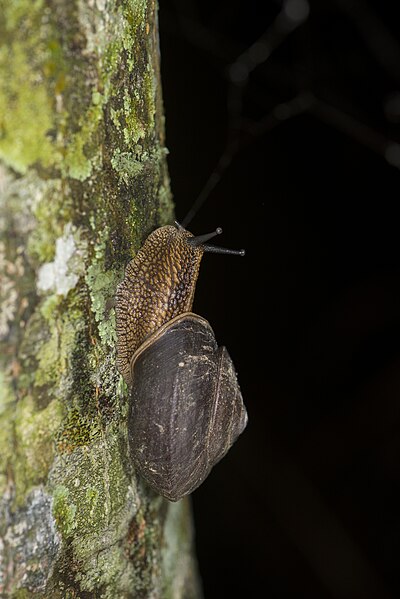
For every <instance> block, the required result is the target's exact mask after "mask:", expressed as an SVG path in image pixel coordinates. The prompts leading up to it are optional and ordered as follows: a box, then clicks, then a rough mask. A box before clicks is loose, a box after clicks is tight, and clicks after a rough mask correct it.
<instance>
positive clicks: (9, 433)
mask: <svg viewBox="0 0 400 599" xmlns="http://www.w3.org/2000/svg"><path fill="white" fill-rule="evenodd" d="M12 423H13V407H12V406H9V407H8V408H7V409H6V408H4V406H3V410H2V412H1V413H0V431H1V434H0V495H2V494H3V493H4V492H5V490H6V488H7V486H8V484H9V480H8V478H9V477H8V471H9V468H8V466H9V465H10V464H11V463H12V462H13V459H14V457H15V455H14V428H13V424H12Z"/></svg>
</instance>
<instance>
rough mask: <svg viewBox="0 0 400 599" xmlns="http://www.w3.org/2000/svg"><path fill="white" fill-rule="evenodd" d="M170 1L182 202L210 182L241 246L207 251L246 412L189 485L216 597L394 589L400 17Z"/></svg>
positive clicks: (210, 301) (171, 127)
mask: <svg viewBox="0 0 400 599" xmlns="http://www.w3.org/2000/svg"><path fill="white" fill-rule="evenodd" d="M392 4H393V5H394V4H395V3H392ZM159 16H160V35H161V62H162V78H163V93H164V102H165V109H166V128H167V145H168V148H169V150H170V155H169V169H170V175H171V182H172V190H173V193H174V197H175V202H176V213H177V217H178V219H180V220H182V219H183V217H184V215H185V214H186V213H187V211H188V210H189V209H190V207H191V206H192V204H193V202H194V201H195V200H196V198H197V197H198V195H199V194H200V193H201V191H202V189H203V188H204V186H205V185H207V189H209V190H210V193H209V195H208V199H207V201H206V203H205V204H204V205H203V207H202V209H201V210H200V211H199V212H198V213H197V215H196V216H195V217H194V218H193V220H192V222H191V223H190V225H189V226H188V228H189V229H190V230H192V231H193V232H194V233H195V234H200V233H203V232H208V231H210V230H213V229H214V228H215V227H216V226H222V227H223V229H224V234H223V235H222V236H221V237H219V238H218V240H217V241H218V243H219V244H220V245H224V246H227V247H233V248H242V247H244V248H246V251H247V254H246V257H245V258H244V259H242V258H237V257H231V256H215V255H206V256H205V257H204V259H203V264H202V267H201V273H200V278H199V283H198V290H197V295H196V300H195V311H197V312H198V313H199V314H201V315H203V316H205V317H206V318H208V319H209V320H210V322H211V324H212V325H213V327H214V330H215V333H216V337H217V339H218V340H219V342H220V343H221V344H224V345H226V346H227V347H228V349H229V352H230V354H231V356H232V358H233V360H234V363H235V365H236V367H237V370H238V372H239V381H240V384H241V387H242V391H243V396H244V399H245V402H246V405H247V408H248V412H249V419H250V420H249V425H248V428H247V430H246V431H245V433H244V434H243V436H242V437H241V438H240V439H239V440H238V442H237V444H236V445H235V446H234V447H233V449H232V450H231V452H230V453H229V455H228V456H227V457H226V458H224V460H223V461H222V462H221V463H220V464H219V465H218V466H217V467H216V468H215V469H214V470H213V472H212V474H211V475H210V477H209V478H208V479H207V481H206V482H205V483H204V484H203V485H202V486H201V488H200V489H198V490H197V491H196V492H195V493H194V495H193V505H194V512H195V525H196V542H197V554H198V559H199V564H200V571H201V575H202V578H203V584H204V593H205V597H206V599H213V598H221V597H236V596H241V597H246V598H251V597H261V596H263V597H268V598H271V599H273V598H275V597H279V598H282V597H296V598H297V597H298V598H302V597H307V598H314V597H315V598H321V599H325V598H332V597H333V598H335V599H336V598H351V599H353V598H354V599H355V598H360V599H372V598H375V597H377V598H382V599H384V598H386V597H387V598H392V597H393V598H394V597H398V596H400V581H399V576H398V572H399V557H400V536H399V532H400V526H399V522H400V520H399V516H398V509H399V508H398V506H399V500H400V492H399V491H400V489H399V482H400V472H399V464H400V436H399V421H400V342H399V333H400V276H399V274H400V273H399V271H400V260H399V234H398V230H399V220H398V218H397V212H398V203H399V196H398V187H399V183H400V171H399V167H400V146H399V145H398V143H399V142H400V132H399V123H400V44H399V42H398V33H399V31H398V30H399V27H398V15H397V14H395V12H394V8H393V6H392V7H390V5H389V4H388V5H387V6H382V3H381V2H378V1H375V2H372V1H371V2H367V1H366V0H357V1H348V2H347V1H345V0H326V1H318V2H317V1H314V2H311V1H310V3H307V2H305V0H288V1H286V2H282V1H278V0H276V1H274V0H263V1H262V0H259V1H256V0H247V1H246V2H243V1H238V2H231V1H230V2H228V1H227V0H221V1H218V2H215V1H211V0H210V1H205V0H202V1H201V2H200V0H190V1H189V0H184V1H183V0H182V1H180V2H179V1H177V0H176V1H172V0H162V1H161V2H160V15H159ZM218 164H219V166H218V167H217V172H215V167H216V165H218ZM210 175H212V179H211V182H210V181H208V184H207V180H208V178H209V177H210ZM207 194H208V192H207V191H206V195H207Z"/></svg>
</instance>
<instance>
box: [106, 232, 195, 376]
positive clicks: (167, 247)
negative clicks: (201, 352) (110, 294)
mask: <svg viewBox="0 0 400 599" xmlns="http://www.w3.org/2000/svg"><path fill="white" fill-rule="evenodd" d="M188 237H193V235H192V234H191V233H189V231H186V230H185V229H177V228H176V227H173V226H170V225H168V226H166V227H160V228H159V229H156V230H155V231H153V233H151V234H150V235H149V236H148V238H147V239H146V241H145V243H144V244H143V246H142V248H141V249H140V250H139V252H138V253H137V254H136V256H135V258H134V259H133V260H131V262H129V264H128V266H127V267H126V271H125V278H124V280H123V281H122V282H121V283H120V284H119V285H118V288H117V294H116V306H115V312H116V324H117V336H118V339H117V367H118V370H119V371H120V373H121V374H122V376H123V377H124V379H125V380H126V382H127V383H128V385H130V384H131V378H130V377H131V368H130V363H131V359H132V356H133V354H134V353H135V351H136V350H137V348H138V347H139V346H140V345H141V344H142V343H143V341H144V340H145V339H146V337H149V336H150V335H152V334H153V333H155V332H156V331H157V330H158V329H159V328H160V327H161V326H162V325H163V324H165V323H166V322H168V321H169V320H171V318H174V316H177V315H178V314H182V313H183V312H189V311H190V310H191V309H192V305H193V297H194V291H195V288H196V281H197V277H198V274H199V268H200V261H201V258H202V256H203V253H204V251H203V248H202V247H201V246H199V247H196V248H193V247H191V246H190V245H189V244H188V243H187V238H188Z"/></svg>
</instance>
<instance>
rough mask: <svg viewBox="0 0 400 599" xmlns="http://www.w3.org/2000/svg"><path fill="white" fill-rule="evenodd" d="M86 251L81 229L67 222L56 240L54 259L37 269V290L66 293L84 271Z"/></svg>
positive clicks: (58, 293) (59, 293)
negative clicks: (60, 235)
mask: <svg viewBox="0 0 400 599" xmlns="http://www.w3.org/2000/svg"><path fill="white" fill-rule="evenodd" d="M86 253H87V244H86V241H85V240H84V239H82V235H81V230H79V229H77V228H76V227H74V226H73V225H72V223H67V224H66V225H65V227H64V232H63V235H62V237H59V238H58V239H57V240H56V250H55V257H54V260H53V261H52V262H47V263H45V264H43V265H42V266H41V267H40V269H39V272H38V279H37V288H38V291H39V292H40V291H49V290H52V291H53V292H54V293H56V294H57V295H64V296H65V295H67V294H68V292H69V291H70V290H71V289H73V288H74V287H75V285H76V284H77V282H78V280H79V277H80V276H82V275H83V274H84V272H85V258H86Z"/></svg>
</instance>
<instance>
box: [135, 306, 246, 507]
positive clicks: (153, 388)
mask: <svg viewBox="0 0 400 599" xmlns="http://www.w3.org/2000/svg"><path fill="white" fill-rule="evenodd" d="M132 379H133V385H132V389H131V396H130V411H129V419H128V435H129V447H130V452H131V456H132V459H133V462H134V464H135V467H136V469H137V471H138V472H140V474H141V475H142V476H143V477H144V478H145V479H146V480H147V482H148V483H149V484H150V486H152V487H153V488H154V489H155V490H156V491H157V492H158V493H159V494H160V495H163V496H164V497H166V498H167V499H169V500H170V501H177V500H179V499H181V498H182V497H183V496H184V495H187V494H188V493H191V492H192V491H193V490H194V489H196V488H197V487H198V486H199V485H200V484H201V483H202V482H203V481H204V479H205V478H206V477H207V476H208V474H209V472H210V470H211V469H212V467H213V466H214V465H215V464H216V463H217V462H218V461H219V460H220V459H221V458H222V457H223V456H224V455H225V454H226V452H227V451H228V450H229V449H230V447H231V446H232V444H233V443H234V441H235V440H236V439H237V437H238V436H239V435H240V434H241V433H242V431H243V430H244V428H245V426H246V424H247V413H246V409H245V407H244V405H243V399H242V395H241V393H240V388H239V384H238V382H237V378H236V373H235V369H234V366H233V363H232V360H231V359H230V357H229V354H228V352H227V350H226V348H225V347H218V345H217V343H216V341H215V337H214V333H213V330H212V328H211V326H210V325H209V323H208V322H207V321H206V320H205V319H204V318H201V317H200V316H197V315H196V314H192V313H186V314H181V315H179V316H177V317H175V318H174V319H172V320H171V321H170V322H168V323H167V324H165V325H164V326H163V327H161V329H159V330H158V331H157V332H156V333H154V334H153V335H152V336H151V337H150V338H149V339H148V340H147V341H146V342H145V343H144V344H143V345H142V346H141V347H140V348H139V350H138V351H137V353H136V354H135V356H134V358H133V360H132Z"/></svg>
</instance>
